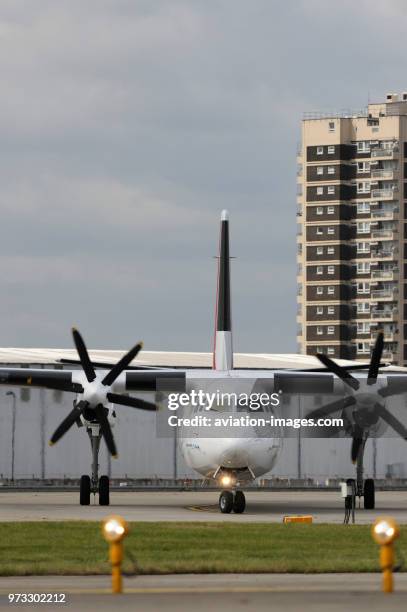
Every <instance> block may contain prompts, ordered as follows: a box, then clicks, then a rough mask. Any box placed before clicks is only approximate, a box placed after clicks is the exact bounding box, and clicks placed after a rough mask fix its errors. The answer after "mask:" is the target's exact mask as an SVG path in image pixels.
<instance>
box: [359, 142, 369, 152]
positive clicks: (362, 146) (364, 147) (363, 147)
mask: <svg viewBox="0 0 407 612" xmlns="http://www.w3.org/2000/svg"><path fill="white" fill-rule="evenodd" d="M357 148H358V153H368V152H369V151H370V142H369V141H365V140H361V141H359V142H358V143H357Z"/></svg>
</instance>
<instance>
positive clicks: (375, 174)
mask: <svg viewBox="0 0 407 612" xmlns="http://www.w3.org/2000/svg"><path fill="white" fill-rule="evenodd" d="M394 174H395V172H394V170H384V169H383V168H381V169H380V170H372V172H371V177H372V178H375V179H378V180H379V181H391V180H392V179H393V178H394Z"/></svg>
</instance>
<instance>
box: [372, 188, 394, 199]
mask: <svg viewBox="0 0 407 612" xmlns="http://www.w3.org/2000/svg"><path fill="white" fill-rule="evenodd" d="M397 193H398V189H397V188H396V187H395V188H394V189H372V190H371V191H370V197H371V198H373V199H374V200H393V199H394V196H395V194H397Z"/></svg>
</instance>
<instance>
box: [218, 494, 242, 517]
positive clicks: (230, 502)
mask: <svg viewBox="0 0 407 612" xmlns="http://www.w3.org/2000/svg"><path fill="white" fill-rule="evenodd" d="M245 508H246V498H245V495H244V493H243V491H240V490H237V491H222V493H221V494H220V495H219V510H220V511H221V512H222V514H230V513H231V512H232V510H233V512H234V513H235V514H241V513H242V512H244V511H245Z"/></svg>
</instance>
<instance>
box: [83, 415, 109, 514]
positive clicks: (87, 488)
mask: <svg viewBox="0 0 407 612" xmlns="http://www.w3.org/2000/svg"><path fill="white" fill-rule="evenodd" d="M86 431H87V433H88V436H89V439H90V443H91V447H92V476H88V475H87V474H84V475H82V476H81V484H80V493H79V502H80V504H81V506H89V504H90V495H91V493H93V495H96V493H99V505H100V506H108V505H109V504H110V490H109V489H110V484H109V476H106V475H103V476H100V478H99V448H100V440H101V432H100V426H99V425H98V424H93V423H92V424H91V425H90V426H88V427H87V430H86Z"/></svg>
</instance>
